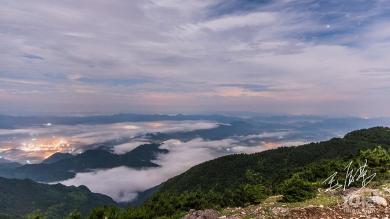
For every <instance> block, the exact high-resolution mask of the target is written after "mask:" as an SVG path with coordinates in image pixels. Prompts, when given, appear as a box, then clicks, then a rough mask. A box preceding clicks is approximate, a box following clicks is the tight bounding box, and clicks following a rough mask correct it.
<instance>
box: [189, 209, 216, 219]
mask: <svg viewBox="0 0 390 219" xmlns="http://www.w3.org/2000/svg"><path fill="white" fill-rule="evenodd" d="M183 219H219V214H218V211H216V210H211V209H207V210H199V211H195V210H192V211H190V212H189V213H188V214H187V215H186V216H184V217H183Z"/></svg>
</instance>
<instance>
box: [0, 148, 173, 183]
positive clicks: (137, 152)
mask: <svg viewBox="0 0 390 219" xmlns="http://www.w3.org/2000/svg"><path fill="white" fill-rule="evenodd" d="M159 146H160V145H159V144H144V145H141V146H139V147H137V148H135V149H134V150H132V151H130V152H128V153H125V154H122V155H117V154H113V153H111V152H109V151H107V150H88V151H86V152H84V153H82V154H78V155H70V154H61V153H58V154H54V155H52V156H51V157H49V158H48V159H46V160H44V161H43V162H42V163H39V164H27V165H23V166H20V165H15V166H13V165H8V166H7V167H3V168H0V176H2V177H6V178H16V179H32V180H35V181H39V182H55V181H62V180H66V179H70V178H73V177H74V176H75V175H76V173H78V172H87V171H90V170H93V169H110V168H114V167H119V166H127V167H132V168H143V167H157V166H158V165H157V164H155V163H153V162H152V160H154V159H156V156H157V155H158V154H159V153H168V150H166V149H160V148H159ZM0 167H1V166H0Z"/></svg>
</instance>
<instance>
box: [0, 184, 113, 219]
mask: <svg viewBox="0 0 390 219" xmlns="http://www.w3.org/2000/svg"><path fill="white" fill-rule="evenodd" d="M114 204H116V203H115V202H114V201H113V200H112V199H111V198H110V197H108V196H105V195H101V194H97V193H92V192H91V191H89V190H88V188H87V187H85V186H79V187H75V186H70V187H68V186H64V185H61V184H56V185H46V184H40V183H36V182H34V181H31V180H19V179H5V178H1V177H0V218H9V219H14V218H24V216H25V215H27V214H31V213H33V212H41V214H40V215H42V216H44V217H45V218H48V219H57V218H63V217H65V216H66V215H68V214H69V213H70V212H72V211H77V212H78V213H81V214H83V215H86V214H87V213H89V211H90V210H91V209H92V208H94V207H96V206H99V205H114Z"/></svg>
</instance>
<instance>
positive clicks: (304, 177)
mask: <svg viewBox="0 0 390 219" xmlns="http://www.w3.org/2000/svg"><path fill="white" fill-rule="evenodd" d="M378 145H381V147H378ZM389 149H390V129H389V128H384V127H376V128H371V129H363V130H359V131H354V132H351V133H349V134H347V135H346V136H345V137H344V138H334V139H331V140H329V141H324V142H319V143H311V144H306V145H302V146H297V147H282V148H277V149H273V150H269V151H264V152H260V153H255V154H249V155H248V154H236V155H229V156H225V157H221V158H217V159H215V160H211V161H208V162H205V163H202V164H200V165H197V166H195V167H193V168H191V169H190V170H188V171H186V172H185V173H183V174H181V175H178V176H176V177H174V178H172V179H170V180H168V181H167V182H165V183H163V184H162V185H160V186H159V188H158V189H159V191H158V192H157V193H156V194H154V195H153V196H152V197H151V198H150V199H149V200H148V201H146V202H145V203H144V204H143V205H141V206H139V207H136V208H128V209H126V210H124V209H119V208H115V207H112V208H107V207H106V208H97V209H95V210H94V211H93V213H92V214H91V215H90V218H102V217H103V216H107V217H108V218H158V217H163V218H166V217H168V218H179V217H180V216H182V215H183V213H185V212H187V211H189V210H190V209H208V208H216V209H218V208H223V207H226V206H245V205H248V204H256V203H260V202H262V201H263V200H264V199H265V198H267V197H269V196H271V195H280V194H282V195H283V196H284V199H283V201H285V202H295V201H302V200H306V199H310V198H313V197H315V196H316V191H317V188H319V187H325V186H326V185H324V184H322V182H323V180H325V179H326V178H327V177H328V176H329V175H331V174H332V173H334V172H335V171H339V172H340V173H341V172H345V170H344V168H345V166H346V165H347V164H348V163H349V162H350V161H354V168H357V166H356V165H357V163H358V162H360V163H361V162H362V161H364V160H368V164H369V167H370V168H372V171H373V172H376V173H377V177H376V178H375V180H374V181H373V182H372V183H382V182H388V181H389V180H390V173H389V167H390V152H389ZM341 177H342V176H341ZM340 179H342V178H340ZM351 186H358V185H357V184H356V182H355V184H352V185H351Z"/></svg>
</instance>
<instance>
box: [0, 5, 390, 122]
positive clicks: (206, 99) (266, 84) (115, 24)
mask: <svg viewBox="0 0 390 219" xmlns="http://www.w3.org/2000/svg"><path fill="white" fill-rule="evenodd" d="M0 4H1V8H0V51H1V52H0V113H2V114H40V113H42V114H45V113H54V114H56V113H57V114H60V113H117V112H137V113H207V112H221V111H251V112H267V113H289V114H328V115H358V116H370V117H374V116H390V100H389V98H388V97H389V95H390V53H389V52H388V51H390V19H389V18H390V1H388V0H349V1H339V0H299V1H298V0H277V1H272V0H257V1H256V0H204V1H203V0H190V1H181V0H131V1H125V0H110V1H107V0H67V1H50V0H34V1H27V0H19V1H14V0H0Z"/></svg>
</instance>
